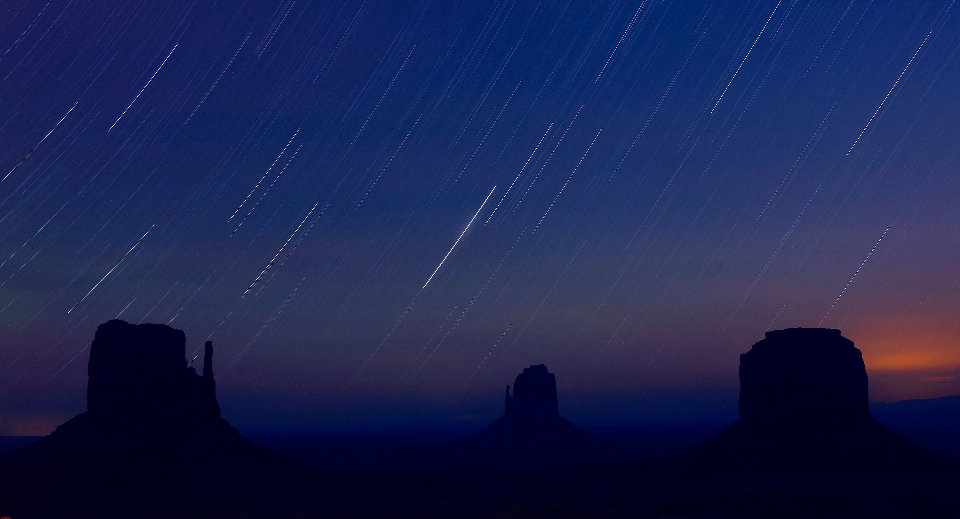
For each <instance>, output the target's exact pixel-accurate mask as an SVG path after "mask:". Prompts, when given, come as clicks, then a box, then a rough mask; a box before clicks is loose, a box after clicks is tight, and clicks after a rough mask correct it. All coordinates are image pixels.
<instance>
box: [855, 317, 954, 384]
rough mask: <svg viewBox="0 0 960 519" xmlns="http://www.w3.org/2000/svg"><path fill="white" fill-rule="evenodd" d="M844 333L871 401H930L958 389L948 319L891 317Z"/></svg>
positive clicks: (861, 324) (952, 331)
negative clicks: (858, 355)
mask: <svg viewBox="0 0 960 519" xmlns="http://www.w3.org/2000/svg"><path fill="white" fill-rule="evenodd" d="M858 325H859V326H857V327H851V328H850V329H849V330H844V335H845V336H846V337H848V338H849V339H851V340H852V341H854V344H855V345H856V346H857V348H859V349H860V351H861V352H863V362H864V364H865V365H866V367H867V374H868V375H869V376H870V392H871V397H872V398H873V399H876V400H902V399H908V398H934V397H939V396H948V395H955V394H957V392H958V390H960V334H958V330H957V326H956V323H955V322H954V321H952V320H951V319H947V318H943V317H940V316H921V315H912V316H897V317H893V318H884V319H877V320H873V321H863V322H861V323H858Z"/></svg>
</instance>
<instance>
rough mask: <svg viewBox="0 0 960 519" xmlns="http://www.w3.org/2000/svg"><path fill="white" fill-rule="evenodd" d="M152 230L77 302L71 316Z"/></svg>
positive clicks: (148, 230) (70, 310)
mask: <svg viewBox="0 0 960 519" xmlns="http://www.w3.org/2000/svg"><path fill="white" fill-rule="evenodd" d="M152 230H153V225H151V226H150V228H149V229H147V232H145V233H143V236H141V237H140V239H139V240H137V243H134V244H133V247H130V250H128V251H127V252H126V254H124V255H123V257H122V258H120V261H118V262H117V264H116V265H114V266H113V268H112V269H110V270H109V271H107V273H106V274H104V275H103V277H102V278H100V281H97V284H96V285H93V288H91V289H90V290H89V291H88V292H87V293H86V294H84V295H83V297H81V298H80V300H79V301H77V304H75V305H73V308H71V309H69V310H67V313H68V314H69V313H70V312H72V311H74V310H75V309H76V308H77V307H78V306H80V303H82V302H83V300H84V299H86V298H87V296H89V295H90V294H92V293H93V291H94V290H96V289H97V287H98V286H100V283H103V280H104V279H107V276H109V275H110V274H111V273H112V272H113V271H114V270H116V269H117V267H119V266H120V264H121V263H123V260H125V259H127V256H129V255H130V253H131V252H133V249H136V248H137V245H140V242H142V241H143V239H144V238H146V237H147V235H148V234H150V231H152Z"/></svg>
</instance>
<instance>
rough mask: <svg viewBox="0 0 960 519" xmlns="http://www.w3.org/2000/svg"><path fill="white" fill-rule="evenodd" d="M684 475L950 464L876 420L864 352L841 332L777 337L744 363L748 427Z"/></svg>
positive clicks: (732, 430)
mask: <svg viewBox="0 0 960 519" xmlns="http://www.w3.org/2000/svg"><path fill="white" fill-rule="evenodd" d="M684 461H685V462H684V463H682V464H681V465H683V466H684V467H688V468H689V466H690V465H691V464H692V465H693V466H694V467H700V468H710V469H742V470H757V469H759V470H774V471H777V470H802V469H815V470H822V469H836V470H865V469H879V468H894V467H896V468H903V467H909V466H928V465H929V464H931V463H932V464H934V465H936V464H941V463H943V462H947V460H946V459H944V458H942V457H941V456H940V455H937V454H935V453H933V452H931V451H928V450H926V449H923V448H922V447H920V446H918V445H916V444H914V443H913V442H911V441H910V440H908V439H906V438H904V437H903V436H901V435H899V434H897V433H896V432H893V431H892V430H890V429H888V428H887V427H885V426H883V425H881V424H880V423H879V422H877V421H876V420H874V419H873V418H872V417H871V416H870V408H869V402H868V397H867V372H866V368H865V367H864V364H863V358H862V356H861V354H860V350H858V349H857V348H856V347H854V345H853V342H852V341H850V340H849V339H847V338H845V337H843V336H842V335H841V334H840V330H834V329H826V328H790V329H786V330H777V331H770V332H767V333H766V336H765V338H764V339H763V340H761V341H759V342H757V343H756V344H754V345H753V347H752V349H751V350H750V351H748V352H747V353H744V354H742V355H740V419H739V420H738V421H737V422H735V423H734V424H733V425H731V426H730V427H728V428H727V429H725V430H723V431H721V432H720V433H719V434H718V435H717V436H715V437H713V438H710V439H708V440H707V441H705V442H703V443H702V444H700V445H698V446H696V447H694V448H693V449H691V450H690V451H689V452H688V453H687V455H686V456H685V457H684Z"/></svg>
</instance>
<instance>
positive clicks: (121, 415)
mask: <svg viewBox="0 0 960 519" xmlns="http://www.w3.org/2000/svg"><path fill="white" fill-rule="evenodd" d="M185 347H186V338H185V335H184V333H183V332H182V331H181V330H175V329H173V328H171V327H169V326H166V325H161V324H139V325H133V324H128V323H127V322H125V321H121V320H112V321H109V322H107V323H104V324H101V325H100V326H99V327H98V328H97V331H96V335H95V336H94V339H93V342H92V343H91V346H90V360H89V364H88V368H87V370H88V377H89V378H88V382H87V410H86V412H83V413H80V414H79V415H77V416H75V417H74V418H72V419H70V420H69V421H67V422H66V423H64V424H62V425H60V426H59V427H57V429H56V430H55V431H54V432H53V433H51V434H50V435H48V436H46V437H44V438H42V439H40V440H39V441H37V442H36V443H33V444H31V445H29V446H27V447H25V448H23V449H21V450H19V451H17V452H14V453H12V454H11V455H9V456H7V457H6V458H4V459H3V461H2V463H0V477H3V479H4V480H5V481H6V482H7V483H8V484H12V485H15V486H18V487H20V488H19V489H11V488H9V487H8V488H7V491H9V492H22V493H26V494H34V495H35V496H34V498H33V501H34V502H38V501H40V500H42V498H43V496H44V495H45V494H47V493H48V494H50V495H52V496H54V497H53V498H54V499H55V500H60V501H63V502H70V501H71V500H76V499H80V500H84V499H88V498H89V499H97V498H95V497H93V494H101V495H102V494H103V493H105V492H109V491H117V489H122V491H119V492H117V493H116V494H115V495H116V496H117V498H118V499H119V498H121V497H122V496H133V495H149V496H154V497H157V496H165V497H170V496H180V497H182V496H183V495H187V494H190V495H195V496H198V497H200V498H203V497H204V496H209V495H212V494H218V493H223V492H235V491H242V492H249V491H250V490H251V489H258V488H265V487H269V488H271V489H276V488H277V487H278V486H279V487H284V486H289V483H290V482H292V481H296V480H297V479H298V478H300V477H301V476H302V475H303V474H304V472H303V470H304V469H302V468H301V467H299V466H297V465H296V464H294V463H293V462H292V461H290V460H289V459H287V458H285V457H283V456H280V455H279V454H276V453H274V452H273V451H271V450H269V449H267V448H266V447H263V446H261V445H259V444H257V443H254V442H253V441H251V440H249V439H247V438H245V437H243V436H242V435H241V434H240V433H239V432H238V431H237V430H236V429H235V428H233V427H232V426H231V425H230V424H229V423H228V422H227V421H226V420H224V419H223V418H222V417H221V416H220V406H219V404H218V403H217V396H216V382H215V381H214V378H213V345H212V343H211V342H209V341H208V342H206V344H205V347H204V365H203V374H202V375H198V374H197V372H196V370H195V369H194V368H192V367H189V366H188V363H187V361H186V359H185ZM71 492H72V493H74V495H72V496H71Z"/></svg>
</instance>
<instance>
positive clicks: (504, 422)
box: [480, 364, 600, 458]
mask: <svg viewBox="0 0 960 519" xmlns="http://www.w3.org/2000/svg"><path fill="white" fill-rule="evenodd" d="M480 446H481V450H482V452H484V453H485V454H487V455H490V456H493V457H508V458H566V457H583V456H590V455H594V454H597V453H598V452H599V450H600V444H599V442H598V441H597V440H596V439H595V438H594V437H593V436H592V435H591V434H590V433H588V432H586V431H584V430H583V429H581V428H579V427H577V426H576V425H573V424H572V423H570V422H568V421H566V420H564V419H563V418H562V417H561V416H560V410H559V403H558V400H557V379H556V377H555V376H554V374H553V373H550V372H549V371H547V367H546V366H544V365H543V364H538V365H536V366H530V367H529V368H524V370H523V373H521V374H519V375H517V379H516V381H514V384H513V396H510V386H507V392H506V398H505V402H504V414H503V416H502V417H500V418H499V419H497V420H496V421H494V422H493V423H491V424H490V425H489V426H487V430H486V431H485V432H484V433H483V435H481V437H480Z"/></svg>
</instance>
